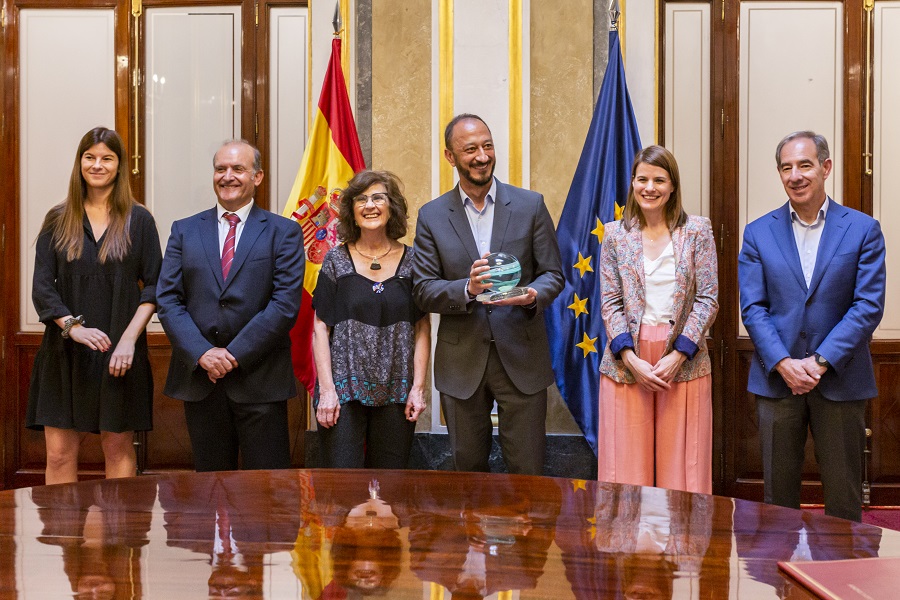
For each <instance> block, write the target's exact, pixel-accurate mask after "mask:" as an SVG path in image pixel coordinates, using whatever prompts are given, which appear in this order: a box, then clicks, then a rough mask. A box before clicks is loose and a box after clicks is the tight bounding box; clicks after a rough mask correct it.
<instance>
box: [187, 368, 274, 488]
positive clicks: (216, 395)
mask: <svg viewBox="0 0 900 600" xmlns="http://www.w3.org/2000/svg"><path fill="white" fill-rule="evenodd" d="M184 416H185V419H186V420H187V429H188V435H189V436H190V438H191V447H192V449H193V452H194V468H195V469H196V470H197V471H234V470H236V469H237V468H238V464H239V463H238V455H240V464H241V465H242V466H243V468H244V469H248V470H250V469H288V468H290V466H291V456H290V442H289V440H288V420H287V401H286V400H281V401H278V402H261V403H258V404H239V403H237V402H232V401H231V400H229V399H228V397H227V396H226V395H225V390H224V389H223V388H222V386H220V385H217V386H216V387H215V388H214V389H213V392H212V393H211V394H210V395H209V396H207V397H206V398H204V399H203V400H201V401H200V402H185V403H184Z"/></svg>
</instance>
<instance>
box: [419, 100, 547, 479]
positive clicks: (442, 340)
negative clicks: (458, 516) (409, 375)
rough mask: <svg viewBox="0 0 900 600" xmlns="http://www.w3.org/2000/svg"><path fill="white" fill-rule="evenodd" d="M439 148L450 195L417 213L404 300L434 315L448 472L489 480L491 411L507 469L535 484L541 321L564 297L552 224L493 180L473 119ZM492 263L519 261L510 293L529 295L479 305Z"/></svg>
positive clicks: (525, 198)
mask: <svg viewBox="0 0 900 600" xmlns="http://www.w3.org/2000/svg"><path fill="white" fill-rule="evenodd" d="M444 144H445V150H444V156H445V157H446V158H447V160H448V161H449V162H450V164H451V165H453V166H454V167H456V170H457V172H458V174H459V185H458V186H457V187H455V188H454V189H453V190H451V191H449V192H447V193H446V194H444V195H442V196H441V197H439V198H437V199H435V200H432V201H431V202H429V203H428V204H426V205H425V206H423V207H422V209H421V210H420V211H419V215H418V222H417V227H416V240H415V255H414V263H413V284H414V289H413V295H414V296H415V299H416V302H417V303H418V305H419V307H420V308H421V309H422V310H424V311H426V312H432V313H438V314H440V315H441V323H440V327H439V329H438V335H437V337H438V339H437V347H436V349H435V355H434V381H435V386H436V387H437V389H438V391H439V392H440V394H441V408H442V409H443V411H444V417H445V419H446V421H447V428H448V430H449V433H450V446H451V449H452V452H453V460H454V466H455V468H456V469H457V470H460V471H489V470H490V469H489V466H488V456H489V454H490V449H491V438H492V435H491V434H492V429H493V428H492V425H491V409H492V407H493V404H494V401H495V400H496V402H497V406H498V414H499V418H500V423H499V432H500V446H501V449H502V450H503V457H504V460H505V461H506V466H507V468H508V469H509V471H510V472H511V473H524V474H533V475H540V474H541V473H542V471H543V466H544V448H545V437H546V429H545V420H546V415H547V387H549V386H550V384H551V383H552V382H553V370H552V368H551V363H550V350H549V346H548V344H547V331H546V328H545V326H544V318H543V315H542V314H541V313H542V311H543V310H544V308H545V307H547V306H548V305H549V304H550V303H551V302H552V301H553V299H554V298H555V297H556V296H557V294H559V293H560V291H561V290H562V288H563V276H562V269H561V267H560V258H559V247H558V246H557V243H556V233H555V231H554V228H553V221H552V220H551V218H550V213H549V212H548V211H547V207H546V206H544V198H543V196H541V195H540V194H538V193H535V192H531V191H529V190H524V189H521V188H517V187H513V186H511V185H506V184H504V183H500V182H499V181H497V179H496V178H495V177H494V163H495V158H494V143H493V140H492V138H491V132H490V129H488V126H487V125H486V124H485V122H484V121H483V120H482V119H481V118H480V117H478V116H476V115H472V114H461V115H458V116H456V117H455V118H454V119H453V120H452V121H450V123H449V124H448V125H447V128H446V129H445V130H444ZM501 251H502V252H506V253H509V254H512V255H513V256H515V257H516V258H518V259H519V262H520V263H521V265H522V278H521V280H520V281H519V285H520V286H527V289H528V293H527V294H525V295H522V296H518V297H515V298H508V299H505V300H501V301H498V302H493V303H482V302H478V301H477V300H475V297H476V296H477V295H478V294H479V293H481V292H482V291H484V290H485V289H488V288H489V287H490V284H486V283H485V282H484V280H485V279H486V278H487V274H486V272H487V266H486V265H487V261H486V260H484V259H483V257H484V256H485V255H487V254H488V253H491V252H501Z"/></svg>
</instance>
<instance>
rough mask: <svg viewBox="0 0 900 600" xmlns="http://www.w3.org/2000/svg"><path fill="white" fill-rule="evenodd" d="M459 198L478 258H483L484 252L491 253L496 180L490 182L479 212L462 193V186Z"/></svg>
mask: <svg viewBox="0 0 900 600" xmlns="http://www.w3.org/2000/svg"><path fill="white" fill-rule="evenodd" d="M459 196H460V199H461V200H462V204H463V208H464V209H465V211H466V218H467V219H468V220H469V227H470V228H471V229H472V236H473V237H474V238H475V246H476V247H477V248H478V256H484V253H485V252H490V251H491V235H492V234H493V233H494V199H495V198H496V197H497V180H496V179H493V180H492V181H491V189H490V190H488V193H487V196H486V197H485V199H484V206H483V207H482V208H481V210H478V209H477V208H475V203H474V202H472V199H471V198H469V197H468V196H467V195H466V193H465V192H464V191H463V189H462V186H460V188H459Z"/></svg>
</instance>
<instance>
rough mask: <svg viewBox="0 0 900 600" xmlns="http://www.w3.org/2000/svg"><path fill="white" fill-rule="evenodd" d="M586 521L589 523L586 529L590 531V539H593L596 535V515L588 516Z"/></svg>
mask: <svg viewBox="0 0 900 600" xmlns="http://www.w3.org/2000/svg"><path fill="white" fill-rule="evenodd" d="M587 522H588V523H590V524H591V526H590V527H588V531H590V532H591V539H594V538H595V537H597V517H590V518H589V519H588V520H587Z"/></svg>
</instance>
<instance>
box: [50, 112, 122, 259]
mask: <svg viewBox="0 0 900 600" xmlns="http://www.w3.org/2000/svg"><path fill="white" fill-rule="evenodd" d="M96 144H106V147H107V148H109V149H110V150H112V151H113V153H114V154H115V155H116V156H117V157H118V159H119V169H118V172H117V173H116V179H115V181H114V182H113V190H112V194H110V198H109V225H108V226H107V228H106V237H105V238H104V240H103V243H102V244H101V245H100V253H99V260H100V262H101V263H105V262H106V261H107V260H109V259H112V260H122V259H124V258H125V256H126V255H127V254H128V250H129V249H130V248H131V235H130V234H129V226H130V224H131V207H132V206H133V205H134V204H135V200H134V197H133V196H132V195H131V185H130V184H129V182H128V172H127V168H128V160H127V156H126V155H125V144H124V143H123V142H122V138H121V137H119V134H118V133H116V132H115V131H113V130H112V129H107V128H106V127H95V128H93V129H91V130H90V131H88V132H87V133H86V134H84V137H82V138H81V141H80V142H79V143H78V150H76V152H75V165H74V166H73V167H72V175H71V177H70V178H69V194H68V196H66V199H65V200H63V201H62V202H60V203H59V204H57V205H56V206H54V207H53V208H51V209H50V211H49V212H48V213H47V216H46V218H45V219H44V224H43V225H41V232H42V233H43V232H45V231H48V230H49V231H51V232H52V234H53V244H54V247H55V248H56V250H57V251H58V252H65V254H66V260H67V261H69V262H72V261H73V260H77V259H79V258H81V253H82V251H83V250H84V225H83V223H84V199H85V197H86V196H87V183H86V182H85V180H84V177H83V176H82V174H81V157H82V156H83V155H84V153H85V152H87V151H88V150H89V149H90V148H91V147H93V146H94V145H96Z"/></svg>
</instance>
